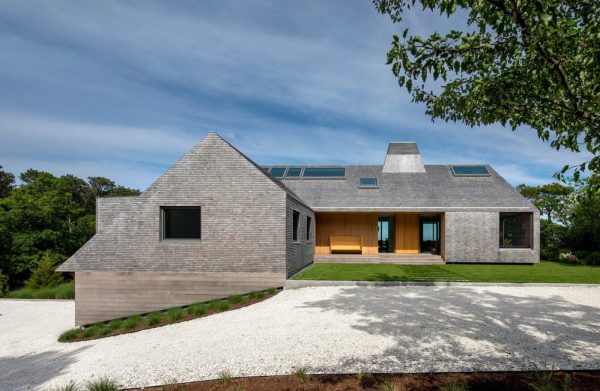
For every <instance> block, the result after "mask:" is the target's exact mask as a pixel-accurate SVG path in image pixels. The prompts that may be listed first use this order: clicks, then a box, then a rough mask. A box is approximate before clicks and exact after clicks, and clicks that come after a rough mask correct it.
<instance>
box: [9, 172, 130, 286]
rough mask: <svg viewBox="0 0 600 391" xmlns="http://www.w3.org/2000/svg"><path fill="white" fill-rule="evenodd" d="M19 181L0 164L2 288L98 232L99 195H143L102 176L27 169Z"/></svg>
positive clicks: (65, 254)
mask: <svg viewBox="0 0 600 391" xmlns="http://www.w3.org/2000/svg"><path fill="white" fill-rule="evenodd" d="M19 180H20V183H19V184H17V182H16V178H15V176H14V175H13V174H12V173H10V172H7V171H5V170H4V169H3V167H2V166H0V285H4V287H2V286H0V291H2V289H3V288H4V290H6V285H8V287H9V288H11V289H14V288H18V287H20V286H22V285H23V284H24V283H25V282H26V281H27V280H29V279H30V277H31V275H32V272H33V271H34V270H35V269H36V267H38V266H39V265H40V263H43V266H44V267H46V268H47V267H48V265H50V266H56V265H58V264H60V263H62V262H63V261H64V260H66V259H67V258H68V257H70V256H71V255H72V254H73V253H75V251H77V250H78V249H79V248H80V247H81V246H82V245H83V244H84V243H85V242H87V241H88V240H89V239H90V238H91V237H92V236H93V235H94V233H95V231H96V217H95V212H96V198H97V197H105V196H128V195H138V194H140V191H139V190H137V189H131V188H128V187H125V186H121V185H117V184H115V182H113V181H112V180H110V179H108V178H104V177H89V178H87V181H86V180H83V179H81V178H78V177H76V176H74V175H62V176H60V177H56V176H54V175H52V174H50V173H48V172H44V171H38V170H34V169H29V170H27V171H25V172H23V173H21V175H19ZM3 281H4V284H3Z"/></svg>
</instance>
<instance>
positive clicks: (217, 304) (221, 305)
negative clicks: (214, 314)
mask: <svg viewBox="0 0 600 391" xmlns="http://www.w3.org/2000/svg"><path fill="white" fill-rule="evenodd" d="M210 308H211V309H212V310H215V311H226V310H228V309H229V303H227V302H226V301H224V300H218V301H213V302H212V303H210Z"/></svg>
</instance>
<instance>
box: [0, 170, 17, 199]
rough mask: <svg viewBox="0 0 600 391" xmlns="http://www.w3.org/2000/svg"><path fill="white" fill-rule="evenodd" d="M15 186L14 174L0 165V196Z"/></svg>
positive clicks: (4, 195) (2, 196) (5, 194)
mask: <svg viewBox="0 0 600 391" xmlns="http://www.w3.org/2000/svg"><path fill="white" fill-rule="evenodd" d="M14 187H15V176H14V175H13V174H11V173H10V172H6V171H4V169H3V168H2V166H0V198H5V197H7V196H8V195H9V194H10V192H11V191H12V189H13V188H14Z"/></svg>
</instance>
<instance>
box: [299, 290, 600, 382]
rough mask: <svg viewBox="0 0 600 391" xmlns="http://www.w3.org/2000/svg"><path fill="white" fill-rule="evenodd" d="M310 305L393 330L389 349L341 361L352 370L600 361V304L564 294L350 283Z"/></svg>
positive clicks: (361, 325)
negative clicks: (571, 299) (572, 299)
mask: <svg viewBox="0 0 600 391" xmlns="http://www.w3.org/2000/svg"><path fill="white" fill-rule="evenodd" d="M514 289H516V292H518V290H519V289H520V288H514ZM307 306H309V307H311V308H320V309H322V310H323V311H337V312H341V313H345V314H357V315H358V321H357V322H356V324H354V325H353V326H352V327H354V328H356V329H358V330H362V331H364V332H366V333H369V334H373V335H378V336H388V337H391V341H393V343H392V345H391V346H390V347H389V348H388V349H387V350H386V351H385V352H379V353H378V354H377V355H373V356H370V357H368V358H364V359H357V358H353V357H349V358H347V359H344V360H343V361H342V362H340V363H339V365H340V366H341V367H343V368H347V369H348V371H350V372H357V371H360V370H367V371H368V370H370V369H369V368H386V371H394V372H407V371H409V372H415V371H417V372H446V371H472V370H481V371H499V370H529V369H532V370H533V369H557V368H562V369H598V368H600V344H599V341H600V327H599V325H600V311H599V310H598V308H597V307H592V306H586V305H579V304H574V303H572V302H569V301H566V300H565V299H564V298H562V297H561V296H552V297H539V296H537V297H536V296H516V295H510V294H503V293H498V292H493V291H490V290H486V289H478V290H475V289H470V288H464V287H451V288H441V287H417V286H412V287H385V288H381V287H377V288H367V289H365V288H364V287H360V288H357V287H347V288H341V290H340V292H339V293H337V294H334V295H333V296H332V297H330V298H327V299H323V300H318V301H312V302H310V303H307ZM314 369H315V370H316V369H318V368H317V367H315V368H314Z"/></svg>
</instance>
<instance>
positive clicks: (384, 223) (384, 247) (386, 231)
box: [377, 217, 390, 253]
mask: <svg viewBox="0 0 600 391" xmlns="http://www.w3.org/2000/svg"><path fill="white" fill-rule="evenodd" d="M377 243H378V248H379V252H380V253H387V252H390V219H389V218H387V217H380V218H379V219H378V220H377Z"/></svg>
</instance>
